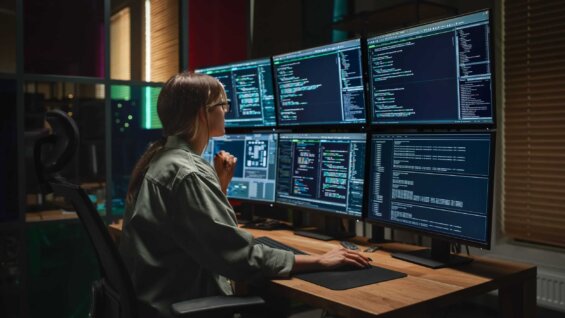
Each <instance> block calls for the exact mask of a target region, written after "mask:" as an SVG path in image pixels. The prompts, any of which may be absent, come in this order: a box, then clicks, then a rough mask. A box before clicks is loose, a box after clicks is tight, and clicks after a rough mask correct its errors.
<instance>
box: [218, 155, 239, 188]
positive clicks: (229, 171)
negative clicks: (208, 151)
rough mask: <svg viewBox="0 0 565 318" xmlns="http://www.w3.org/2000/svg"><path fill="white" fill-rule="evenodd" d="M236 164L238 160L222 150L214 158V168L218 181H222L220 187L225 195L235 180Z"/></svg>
mask: <svg viewBox="0 0 565 318" xmlns="http://www.w3.org/2000/svg"><path fill="white" fill-rule="evenodd" d="M236 163H237V158H236V157H234V156H232V155H231V154H230V153H229V152H227V151H223V150H222V151H220V152H218V153H217V154H216V156H214V168H215V169H216V174H217V175H218V179H220V187H221V188H222V191H223V192H224V194H226V193H227V190H228V185H229V184H230V182H231V179H232V178H233V174H234V172H235V167H236Z"/></svg>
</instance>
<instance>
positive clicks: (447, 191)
mask: <svg viewBox="0 0 565 318" xmlns="http://www.w3.org/2000/svg"><path fill="white" fill-rule="evenodd" d="M491 146H492V141H491V135H490V134H440V135H432V134H427V135H426V134H424V135H410V134H407V135H405V134H382V135H381V134H379V135H373V136H372V138H371V168H370V169H371V170H370V179H369V182H370V186H369V188H370V192H369V193H370V200H369V214H368V218H369V220H374V221H380V222H385V223H392V224H398V225H402V226H405V227H410V228H415V229H419V230H421V231H426V232H435V233H439V234H444V235H448V236H450V237H456V238H460V239H465V240H468V241H473V242H477V243H483V244H484V243H487V242H488V234H489V233H487V229H488V225H489V213H490V212H489V211H490V204H491V203H490V192H489V190H490V189H489V187H490V184H491V183H490V181H491V180H490V178H491V176H492V171H491V169H492V168H491V167H492V166H491V160H493V158H491Z"/></svg>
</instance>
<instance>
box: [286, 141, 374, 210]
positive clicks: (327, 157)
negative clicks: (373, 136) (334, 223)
mask: <svg viewBox="0 0 565 318" xmlns="http://www.w3.org/2000/svg"><path fill="white" fill-rule="evenodd" d="M366 142H367V140H366V134H364V133H339V134H338V133H308V134H306V133H303V134H281V135H280V137H279V160H278V168H277V187H276V189H277V191H276V202H277V203H282V204H287V205H293V206H298V207H301V208H305V209H310V210H316V211H323V212H330V213H333V214H337V215H339V216H347V217H352V218H361V214H362V209H363V188H364V187H363V180H364V174H365V147H366Z"/></svg>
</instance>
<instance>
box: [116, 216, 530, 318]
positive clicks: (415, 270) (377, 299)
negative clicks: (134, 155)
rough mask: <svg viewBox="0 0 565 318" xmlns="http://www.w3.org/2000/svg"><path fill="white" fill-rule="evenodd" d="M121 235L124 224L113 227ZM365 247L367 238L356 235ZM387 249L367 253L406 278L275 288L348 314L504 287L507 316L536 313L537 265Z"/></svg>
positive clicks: (310, 245) (392, 311) (326, 245)
mask: <svg viewBox="0 0 565 318" xmlns="http://www.w3.org/2000/svg"><path fill="white" fill-rule="evenodd" d="M109 229H110V232H111V234H112V235H113V236H116V235H119V232H120V231H121V224H113V225H110V227H109ZM246 230H247V231H249V232H250V233H251V234H253V235H254V236H269V237H271V238H273V239H276V240H278V241H280V242H282V243H285V244H287V245H290V246H293V247H295V248H298V249H300V250H303V251H305V252H308V253H310V254H322V253H324V252H326V251H328V250H330V249H332V248H335V247H336V246H340V245H339V242H338V241H329V242H324V241H319V240H314V239H310V238H306V237H302V236H298V235H294V234H293V233H292V232H290V231H261V230H251V229H246ZM352 241H353V242H354V243H357V244H358V245H360V246H361V249H363V247H364V246H367V245H368V244H366V240H364V239H362V238H357V239H353V240H352ZM381 247H382V249H381V250H378V251H376V252H373V253H368V254H366V255H368V256H370V257H371V258H372V260H373V261H372V262H371V264H372V265H375V266H380V267H384V268H387V269H391V270H395V271H399V272H403V273H406V274H407V275H408V276H407V277H405V278H401V279H395V280H391V281H386V282H381V283H377V284H372V285H366V286H362V287H358V288H352V289H348V290H342V291H334V290H330V289H326V288H324V287H321V286H318V285H314V284H312V283H309V282H306V281H303V280H300V279H297V278H291V279H276V280H272V281H271V285H270V286H269V287H270V288H271V289H272V291H273V292H275V293H278V294H280V295H284V296H286V297H289V298H293V299H296V300H300V301H302V302H304V303H307V304H310V305H312V306H315V307H321V308H324V309H326V310H328V311H329V312H331V313H334V314H337V315H340V316H344V317H375V316H378V317H413V316H417V317H426V316H429V315H432V314H433V313H434V312H435V309H437V308H438V307H444V306H446V305H449V304H453V303H457V302H460V301H462V300H465V299H467V298H469V297H472V296H475V295H479V294H483V293H486V292H488V291H491V290H496V289H498V290H499V301H500V304H501V306H502V307H501V308H502V313H503V317H534V316H535V307H536V267H535V266H533V265H528V264H521V263H514V262H507V261H500V260H495V259H490V258H474V259H475V260H474V261H473V262H472V263H470V264H468V265H464V266H460V267H457V268H442V269H430V268H426V267H423V266H420V265H416V264H412V263H408V262H405V261H402V260H399V259H395V258H392V257H391V256H390V253H389V251H409V250H415V249H420V247H416V246H410V245H406V244H399V243H387V244H381Z"/></svg>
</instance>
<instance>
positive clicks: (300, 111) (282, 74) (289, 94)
mask: <svg viewBox="0 0 565 318" xmlns="http://www.w3.org/2000/svg"><path fill="white" fill-rule="evenodd" d="M361 61H362V60H361V41H360V40H359V39H355V40H350V41H345V42H340V43H334V44H330V45H325V46H321V47H316V48H312V49H308V50H303V51H298V52H293V53H288V54H283V55H277V56H273V65H274V69H275V82H276V87H277V93H278V95H277V98H278V105H279V108H278V114H279V125H281V126H292V125H330V124H365V122H366V114H365V113H366V111H365V95H364V90H363V71H362V68H361V64H362V63H361Z"/></svg>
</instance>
